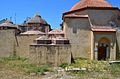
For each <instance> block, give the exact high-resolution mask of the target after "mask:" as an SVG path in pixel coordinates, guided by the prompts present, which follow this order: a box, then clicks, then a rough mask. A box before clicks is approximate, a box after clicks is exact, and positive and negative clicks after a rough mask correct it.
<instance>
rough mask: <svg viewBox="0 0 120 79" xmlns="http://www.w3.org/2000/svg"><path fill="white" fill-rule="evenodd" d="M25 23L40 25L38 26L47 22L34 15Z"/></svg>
mask: <svg viewBox="0 0 120 79" xmlns="http://www.w3.org/2000/svg"><path fill="white" fill-rule="evenodd" d="M26 23H40V24H47V22H46V21H45V20H44V19H42V17H41V16H40V15H38V14H37V15H35V16H34V17H33V18H31V19H29V20H28V21H27V22H26Z"/></svg>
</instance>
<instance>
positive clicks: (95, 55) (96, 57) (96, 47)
mask: <svg viewBox="0 0 120 79" xmlns="http://www.w3.org/2000/svg"><path fill="white" fill-rule="evenodd" d="M94 57H95V60H98V43H95V48H94Z"/></svg>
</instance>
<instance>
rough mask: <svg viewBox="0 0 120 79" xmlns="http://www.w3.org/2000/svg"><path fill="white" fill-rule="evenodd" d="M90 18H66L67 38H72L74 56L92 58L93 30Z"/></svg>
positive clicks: (65, 29) (65, 30) (65, 31)
mask: <svg viewBox="0 0 120 79" xmlns="http://www.w3.org/2000/svg"><path fill="white" fill-rule="evenodd" d="M90 28H91V26H90V22H89V20H88V18H65V22H64V28H63V29H64V33H65V38H68V39H69V40H70V44H71V51H72V55H73V57H74V58H81V57H82V58H90V59H91V30H90Z"/></svg>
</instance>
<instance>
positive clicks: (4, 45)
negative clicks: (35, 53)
mask: <svg viewBox="0 0 120 79" xmlns="http://www.w3.org/2000/svg"><path fill="white" fill-rule="evenodd" d="M39 36H40V35H19V36H15V30H14V29H13V30H12V29H7V30H0V57H8V56H10V55H13V54H14V53H16V54H17V55H18V56H21V57H28V56H29V45H30V44H31V43H33V40H34V39H36V38H37V37H39Z"/></svg>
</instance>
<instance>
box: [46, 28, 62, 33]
mask: <svg viewBox="0 0 120 79" xmlns="http://www.w3.org/2000/svg"><path fill="white" fill-rule="evenodd" d="M48 34H64V32H63V31H62V30H60V29H55V30H52V31H50V32H48Z"/></svg>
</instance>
